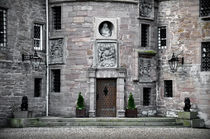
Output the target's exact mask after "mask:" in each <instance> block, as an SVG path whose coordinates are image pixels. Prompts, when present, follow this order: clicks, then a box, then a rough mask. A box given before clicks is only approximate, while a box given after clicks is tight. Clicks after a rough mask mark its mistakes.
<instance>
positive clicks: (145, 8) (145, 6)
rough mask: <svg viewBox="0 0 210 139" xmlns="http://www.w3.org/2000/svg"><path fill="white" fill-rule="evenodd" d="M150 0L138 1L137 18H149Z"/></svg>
mask: <svg viewBox="0 0 210 139" xmlns="http://www.w3.org/2000/svg"><path fill="white" fill-rule="evenodd" d="M152 8H153V4H152V0H139V14H140V15H139V16H140V17H150V16H151V13H152Z"/></svg>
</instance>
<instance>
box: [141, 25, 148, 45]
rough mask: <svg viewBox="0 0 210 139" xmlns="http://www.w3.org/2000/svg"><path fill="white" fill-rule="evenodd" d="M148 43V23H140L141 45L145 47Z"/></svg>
mask: <svg viewBox="0 0 210 139" xmlns="http://www.w3.org/2000/svg"><path fill="white" fill-rule="evenodd" d="M148 45H149V25H147V24H142V25H141V47H147V46H148Z"/></svg>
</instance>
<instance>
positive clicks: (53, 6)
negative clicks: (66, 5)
mask: <svg viewBox="0 0 210 139" xmlns="http://www.w3.org/2000/svg"><path fill="white" fill-rule="evenodd" d="M55 7H60V8H61V11H60V12H61V13H60V14H61V15H60V28H59V29H55V25H54V15H53V8H55ZM62 9H63V7H62V5H61V4H56V5H52V6H50V14H49V15H50V21H49V22H50V30H52V31H62V21H63V20H62V15H63V11H62Z"/></svg>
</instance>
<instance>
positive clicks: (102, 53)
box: [96, 42, 117, 68]
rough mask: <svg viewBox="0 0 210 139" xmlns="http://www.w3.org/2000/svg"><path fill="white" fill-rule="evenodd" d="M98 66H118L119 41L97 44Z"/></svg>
mask: <svg viewBox="0 0 210 139" xmlns="http://www.w3.org/2000/svg"><path fill="white" fill-rule="evenodd" d="M96 49H97V50H96V51H97V63H96V64H97V67H100V68H114V67H117V43H116V42H98V43H97V44H96Z"/></svg>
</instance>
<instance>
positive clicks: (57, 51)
mask: <svg viewBox="0 0 210 139" xmlns="http://www.w3.org/2000/svg"><path fill="white" fill-rule="evenodd" d="M63 46H64V41H63V38H55V39H50V51H49V57H50V59H49V61H50V62H49V63H50V64H61V63H64V60H63V58H64V55H63Z"/></svg>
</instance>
